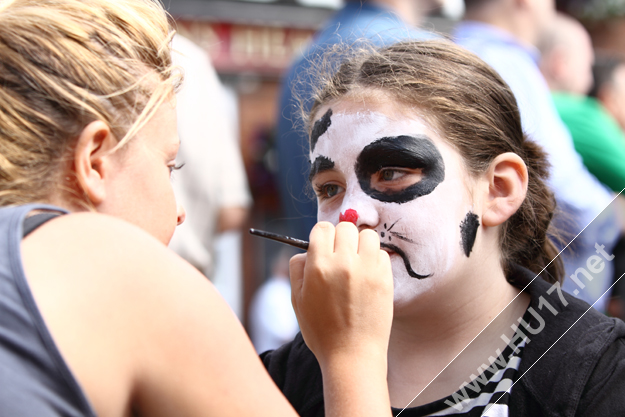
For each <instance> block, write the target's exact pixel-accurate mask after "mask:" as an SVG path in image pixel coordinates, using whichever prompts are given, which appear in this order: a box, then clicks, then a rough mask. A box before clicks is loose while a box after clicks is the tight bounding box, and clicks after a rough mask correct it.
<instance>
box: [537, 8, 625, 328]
mask: <svg viewBox="0 0 625 417" xmlns="http://www.w3.org/2000/svg"><path fill="white" fill-rule="evenodd" d="M540 51H541V61H540V69H541V72H542V73H543V75H544V76H545V80H546V81H547V84H548V85H549V88H550V89H551V91H552V94H553V99H554V103H555V105H556V108H557V109H558V113H559V114H560V117H561V118H562V120H563V121H564V123H565V124H566V126H567V128H568V129H569V131H570V132H571V136H572V137H573V143H574V144H575V150H576V151H577V152H578V153H579V154H580V155H581V156H582V159H583V161H584V165H586V167H587V168H588V170H589V171H590V172H591V173H592V174H593V175H595V176H596V177H597V179H598V180H599V181H601V182H602V183H603V184H605V185H606V186H607V187H609V188H611V189H612V191H614V192H616V193H620V192H621V191H622V190H623V188H625V132H624V131H623V129H622V125H621V124H619V121H618V117H619V115H622V114H623V113H624V110H623V108H622V106H621V104H622V103H625V89H623V81H625V78H624V77H625V62H623V61H622V60H621V59H619V58H618V57H616V56H614V55H607V54H605V53H604V54H598V55H597V60H596V62H595V52H594V50H593V47H592V40H591V38H590V35H589V34H588V31H587V30H586V29H585V28H584V26H582V24H581V23H580V22H578V21H577V20H575V19H573V18H571V17H569V16H566V15H564V14H558V15H557V16H556V18H555V19H554V22H553V24H552V25H551V26H550V28H549V30H548V31H547V32H546V33H545V36H544V38H543V40H542V41H541V42H540ZM593 63H595V65H593ZM619 77H620V78H621V79H619ZM593 80H594V82H593ZM619 81H620V83H619ZM587 94H588V95H587ZM623 121H624V122H625V118H624V120H623ZM617 202H618V206H619V207H620V209H619V210H618V212H619V214H620V215H621V217H620V226H621V229H620V230H621V237H620V239H619V242H618V243H617V245H616V246H615V247H614V249H613V251H612V254H613V255H614V256H615V257H616V259H614V261H613V262H612V264H613V265H614V274H613V282H615V285H614V287H613V288H612V295H611V297H610V299H609V301H608V304H607V307H606V312H607V313H608V314H610V315H611V316H615V317H620V318H621V319H624V318H625V305H624V302H623V296H624V295H625V291H624V290H625V288H623V285H624V284H625V280H623V281H622V282H621V280H620V277H621V275H622V274H623V273H625V266H624V265H623V262H624V261H625V239H624V237H623V236H624V233H625V198H624V197H623V196H622V194H621V195H620V196H619V197H618V199H617Z"/></svg>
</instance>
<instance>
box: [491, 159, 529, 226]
mask: <svg viewBox="0 0 625 417" xmlns="http://www.w3.org/2000/svg"><path fill="white" fill-rule="evenodd" d="M485 175H486V180H487V181H488V196H487V199H486V202H485V204H484V206H483V211H482V224H483V225H484V226H485V227H492V226H498V225H500V224H502V223H503V222H505V221H506V220H508V219H509V218H510V217H511V216H512V215H513V214H514V213H515V212H516V211H517V210H518V209H519V207H520V206H521V203H523V200H524V199H525V195H526V194H527V178H528V174H527V166H526V165H525V162H523V159H521V157H520V156H519V155H517V154H515V153H512V152H507V153H504V154H501V155H498V156H497V157H496V158H495V159H494V160H493V161H492V162H491V164H490V167H489V169H488V171H487V172H486V174H485Z"/></svg>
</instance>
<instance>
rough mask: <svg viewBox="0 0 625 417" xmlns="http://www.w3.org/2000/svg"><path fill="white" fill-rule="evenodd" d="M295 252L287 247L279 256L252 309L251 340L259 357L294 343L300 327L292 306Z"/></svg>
mask: <svg viewBox="0 0 625 417" xmlns="http://www.w3.org/2000/svg"><path fill="white" fill-rule="evenodd" d="M293 255H295V250H293V249H291V248H289V247H284V248H281V250H280V251H279V252H278V253H277V254H276V255H275V259H274V260H273V262H272V267H271V274H270V276H269V278H268V279H267V281H265V283H263V285H261V286H260V287H259V288H258V290H256V293H255V294H254V297H253V298H252V303H251V305H250V313H249V325H250V338H251V339H252V343H254V347H255V348H256V351H257V352H258V353H262V352H265V351H267V350H270V349H276V348H279V347H280V346H282V345H283V344H285V343H286V342H290V341H291V340H293V338H294V337H295V335H296V334H297V332H299V325H298V324H297V317H295V311H293V305H292V304H291V282H290V281H289V259H290V258H291V257H292V256H293Z"/></svg>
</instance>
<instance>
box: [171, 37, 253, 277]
mask: <svg viewBox="0 0 625 417" xmlns="http://www.w3.org/2000/svg"><path fill="white" fill-rule="evenodd" d="M172 47H173V54H172V58H173V61H174V63H175V64H176V65H179V66H181V67H182V69H183V71H184V78H185V82H184V84H183V86H182V88H181V89H180V91H179V92H178V93H177V95H176V100H177V106H176V111H177V115H178V134H179V136H180V142H181V146H180V152H179V160H180V161H181V164H184V169H182V170H180V171H177V172H175V173H174V174H173V186H174V192H175V194H176V198H177V199H178V201H180V204H182V205H183V206H184V207H185V210H186V221H185V223H183V225H181V226H180V227H178V228H177V229H176V232H175V233H174V237H173V239H172V240H171V243H170V248H171V249H172V250H174V251H175V252H176V253H178V254H179V255H180V256H182V257H183V258H184V259H185V260H187V261H188V262H189V263H191V264H192V265H193V266H195V267H196V268H197V269H198V270H200V271H201V272H202V273H203V274H204V275H206V276H207V277H208V278H209V279H212V278H213V272H214V268H215V259H214V250H213V244H214V240H215V238H216V236H217V235H218V234H219V233H223V232H226V231H232V230H240V229H241V227H242V226H243V224H244V222H245V220H246V217H247V214H248V209H249V206H250V205H251V202H252V200H251V196H250V193H249V189H248V184H247V177H246V174H245V169H244V167H243V161H242V158H241V152H240V149H239V145H238V140H237V138H236V135H235V130H234V126H233V125H234V122H232V120H231V118H230V117H229V115H228V113H227V111H226V109H225V107H224V102H225V100H226V96H225V94H226V92H225V89H224V87H223V86H222V84H221V83H220V81H219V79H218V78H217V73H216V72H215V69H214V68H213V66H212V64H211V62H210V60H209V57H208V55H207V53H206V52H205V51H204V50H203V49H201V48H200V47H199V46H197V45H196V44H194V43H193V42H191V41H190V40H189V39H187V38H185V37H183V36H181V35H176V36H175V37H174V40H173V44H172Z"/></svg>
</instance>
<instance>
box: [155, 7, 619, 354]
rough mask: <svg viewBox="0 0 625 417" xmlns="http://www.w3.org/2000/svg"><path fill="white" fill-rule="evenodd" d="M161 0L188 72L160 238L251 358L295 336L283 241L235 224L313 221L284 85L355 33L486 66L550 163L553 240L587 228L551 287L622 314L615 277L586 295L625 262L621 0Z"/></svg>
mask: <svg viewBox="0 0 625 417" xmlns="http://www.w3.org/2000/svg"><path fill="white" fill-rule="evenodd" d="M164 3H165V6H166V7H167V8H168V10H169V12H170V14H171V15H172V17H173V18H174V19H175V21H176V27H177V31H178V35H177V36H176V38H175V40H174V49H175V50H176V51H177V52H176V54H175V58H174V59H175V60H176V62H177V63H178V64H179V65H181V66H182V67H183V68H184V71H185V77H186V79H185V84H184V86H183V88H182V90H181V91H180V92H179V95H178V118H179V134H180V138H181V143H182V145H181V150H180V157H179V162H184V163H185V167H184V169H182V170H180V171H176V172H175V173H174V176H173V183H174V189H175V191H176V195H177V198H178V199H179V200H180V202H181V203H182V204H183V205H184V206H185V209H186V213H187V217H186V222H185V223H184V224H183V225H182V226H180V227H179V228H178V230H177V231H176V234H175V235H174V239H173V240H172V243H171V247H172V248H173V249H174V250H176V251H177V252H178V253H179V254H181V255H182V256H183V257H184V258H185V259H187V260H189V261H190V262H191V263H192V264H193V265H195V266H196V267H197V268H198V269H199V270H201V271H202V272H203V273H204V274H205V275H206V276H207V278H208V279H210V280H211V281H213V282H214V283H215V285H216V286H217V288H218V289H219V291H220V292H221V293H222V295H223V296H224V297H225V298H226V300H227V301H228V303H229V304H230V306H231V307H232V309H233V310H234V311H235V313H236V314H237V315H238V316H239V318H240V319H241V320H242V321H243V323H244V324H245V326H246V328H247V330H248V332H249V333H250V335H251V337H252V340H253V342H254V344H255V346H256V348H257V350H258V351H259V352H260V351H263V350H266V349H270V348H274V347H277V346H279V345H280V344H282V343H284V342H286V341H289V340H290V339H291V338H292V337H293V336H294V335H295V333H296V332H297V330H298V327H297V321H296V320H295V316H294V314H293V311H292V308H291V305H290V292H289V291H290V290H289V282H288V259H289V257H290V256H291V255H292V254H294V253H295V251H294V250H290V249H287V248H285V247H283V246H282V245H280V244H278V243H273V242H270V241H267V240H264V239H259V238H257V237H254V236H251V235H249V234H248V233H247V229H248V228H250V227H254V228H259V229H264V230H269V231H273V232H277V233H282V234H287V235H290V236H294V237H298V238H302V239H306V238H307V234H308V231H309V230H310V228H311V227H312V225H313V224H314V222H315V217H316V211H315V210H316V209H315V204H314V198H313V194H312V190H310V189H309V188H307V186H306V179H307V174H306V169H307V152H306V150H305V148H306V135H305V132H304V129H303V125H302V123H301V121H299V119H298V116H297V114H296V110H297V106H296V103H295V101H294V100H293V97H292V94H291V88H290V86H292V85H293V82H294V81H297V84H296V85H297V86H298V88H299V89H300V91H299V95H300V96H302V97H306V95H307V91H308V90H307V85H306V84H307V83H306V80H305V79H303V78H302V74H307V72H306V69H307V67H308V66H307V63H308V62H309V59H310V58H314V57H315V56H317V55H319V54H321V53H322V52H323V50H324V48H325V47H327V46H328V45H329V44H332V43H336V42H339V41H343V42H356V41H357V39H359V38H368V39H369V40H370V41H373V42H374V43H377V44H385V43H390V42H392V41H393V40H399V39H404V38H414V39H426V38H430V37H449V38H450V39H452V40H455V41H456V42H459V43H460V44H462V45H463V46H465V47H467V48H468V49H470V50H472V51H473V52H475V53H477V54H478V55H479V56H480V57H482V58H483V59H484V60H486V61H487V62H488V63H489V64H491V65H492V66H493V67H494V68H495V69H496V70H497V71H499V73H500V74H501V75H502V77H503V78H504V79H505V80H506V81H507V82H508V83H509V84H510V85H511V87H512V89H513V91H514V92H515V95H516V96H517V99H518V100H519V106H520V109H521V114H522V119H523V125H524V129H525V131H526V132H527V133H529V134H530V135H531V136H532V137H534V138H535V139H536V140H537V141H538V142H539V143H541V145H543V146H544V147H545V148H546V149H547V150H548V152H549V154H550V157H551V159H552V160H551V163H552V165H553V168H552V177H553V179H552V183H551V185H552V188H553V189H554V191H555V194H556V198H557V200H558V203H559V206H560V207H561V210H562V211H563V213H564V214H565V215H563V216H560V218H557V219H556V221H557V223H558V225H559V226H560V227H561V228H562V229H563V230H564V231H565V236H564V239H563V244H562V247H563V248H564V247H565V246H566V244H567V243H568V242H569V241H570V240H571V239H572V238H573V237H574V236H575V235H577V233H578V232H580V231H581V230H582V229H584V227H586V226H587V225H589V223H590V225H589V226H588V227H586V229H584V232H583V233H582V235H580V237H579V238H577V239H576V243H575V244H573V245H570V247H568V248H567V249H566V251H565V252H564V253H563V256H564V261H565V266H566V269H567V276H569V277H570V278H569V279H567V281H566V282H565V284H564V288H565V289H567V290H568V291H570V292H572V293H574V294H575V295H577V296H579V297H582V298H585V299H586V300H587V301H589V302H591V304H592V303H593V302H595V301H597V303H596V304H595V308H597V309H598V310H600V311H603V312H605V313H606V314H610V315H613V316H620V317H621V318H623V317H625V307H624V305H623V302H622V299H621V294H625V291H623V289H620V285H619V284H621V283H620V281H619V283H617V285H615V286H614V287H613V288H612V289H610V290H609V291H608V293H609V297H608V296H606V297H603V298H601V299H599V297H600V295H601V294H603V293H604V292H605V291H606V290H608V288H609V287H610V286H611V285H612V284H613V282H614V280H615V278H614V277H615V276H616V278H618V276H620V274H622V273H623V272H625V270H624V269H625V268H624V267H623V265H622V263H623V261H624V260H625V255H621V256H618V254H619V253H622V252H623V251H624V250H625V249H624V246H625V245H624V243H623V239H622V236H623V231H624V230H625V227H624V225H625V215H624V214H625V204H623V201H625V200H624V199H623V198H622V197H621V198H616V199H615V200H614V201H613V199H614V197H615V196H616V195H617V194H618V193H619V192H621V191H622V190H623V188H625V134H624V133H623V129H625V59H624V58H623V57H625V43H624V42H622V39H623V38H625V0H557V1H554V0H362V1H361V0H357V1H351V2H350V1H345V0H254V1H252V0H165V1H164ZM556 9H557V11H558V13H557V14H556V13H555V10H556ZM606 206H607V209H605V210H604V208H605V207H606ZM596 243H598V244H600V245H604V247H603V249H601V250H603V251H604V252H605V253H606V254H607V255H612V254H614V255H616V257H615V258H614V259H613V262H607V263H606V264H605V265H606V268H603V267H602V270H601V271H599V270H598V269H593V268H592V267H591V265H590V263H589V262H590V261H588V260H589V259H590V257H592V256H594V254H600V253H601V250H600V249H599V248H597V247H595V244H596ZM603 256H604V257H605V255H603ZM605 259H608V258H607V257H606V258H605ZM582 269H584V270H583V271H582ZM588 270H590V272H588ZM589 276H590V278H588V277H589ZM598 299H599V300H598Z"/></svg>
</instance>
